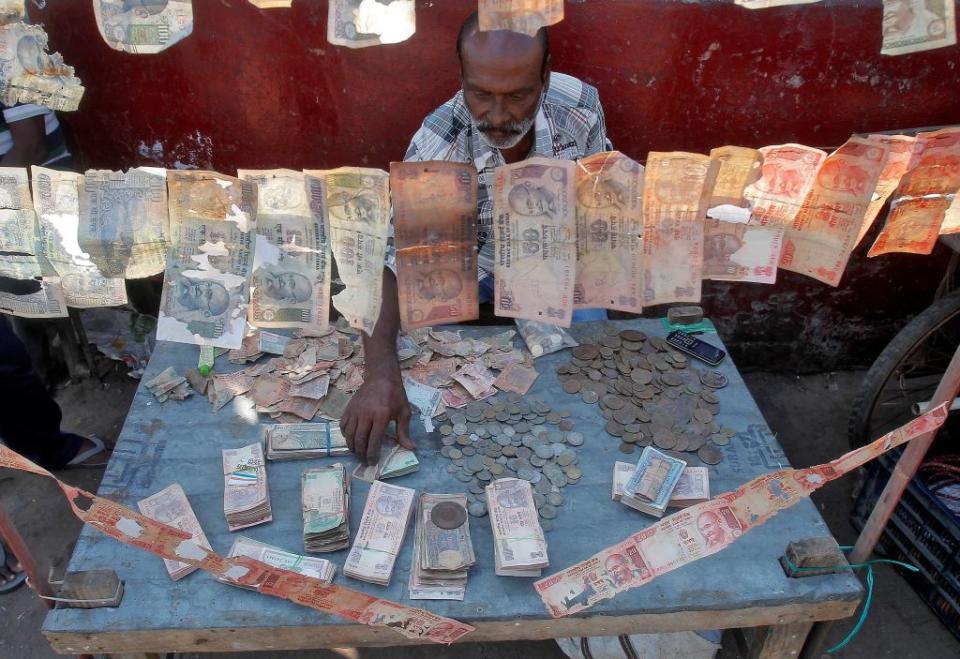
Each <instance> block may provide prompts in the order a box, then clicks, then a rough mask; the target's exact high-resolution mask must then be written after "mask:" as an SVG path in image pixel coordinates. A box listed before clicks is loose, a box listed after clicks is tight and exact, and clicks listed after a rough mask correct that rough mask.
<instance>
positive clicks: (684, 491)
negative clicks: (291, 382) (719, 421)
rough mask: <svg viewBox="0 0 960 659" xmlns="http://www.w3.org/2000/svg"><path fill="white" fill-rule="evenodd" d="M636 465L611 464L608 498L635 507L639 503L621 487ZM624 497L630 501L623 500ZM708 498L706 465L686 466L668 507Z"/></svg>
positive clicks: (677, 506) (690, 504) (631, 474)
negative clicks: (611, 485)
mask: <svg viewBox="0 0 960 659" xmlns="http://www.w3.org/2000/svg"><path fill="white" fill-rule="evenodd" d="M636 468H637V466H636V465H635V464H632V463H630V462H615V463H614V465H613V490H612V492H611V493H610V498H611V499H613V500H614V501H620V502H622V503H624V505H628V506H630V507H631V508H636V507H637V505H639V503H638V502H637V501H636V499H635V498H634V497H630V496H627V495H625V494H624V492H623V488H624V487H625V486H626V484H627V481H629V480H630V477H631V476H633V472H634V471H635V470H636ZM624 497H626V498H627V499H631V501H624V500H623V499H624ZM709 499H710V470H709V469H707V467H687V468H686V469H684V470H683V473H682V474H681V475H680V480H679V481H677V486H676V487H675V488H673V493H672V494H671V495H670V501H669V502H668V503H667V507H668V508H686V507H688V506H693V505H695V504H698V503H703V502H704V501H708V500H709Z"/></svg>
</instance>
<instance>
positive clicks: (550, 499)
mask: <svg viewBox="0 0 960 659" xmlns="http://www.w3.org/2000/svg"><path fill="white" fill-rule="evenodd" d="M563 501H564V497H563V493H561V492H551V493H550V494H548V495H547V503H549V504H550V505H551V506H562V505H563Z"/></svg>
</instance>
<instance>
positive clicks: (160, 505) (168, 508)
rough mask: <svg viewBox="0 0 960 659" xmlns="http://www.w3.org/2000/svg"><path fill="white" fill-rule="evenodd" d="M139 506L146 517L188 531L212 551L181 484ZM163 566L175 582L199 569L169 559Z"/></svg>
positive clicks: (163, 490) (170, 487)
mask: <svg viewBox="0 0 960 659" xmlns="http://www.w3.org/2000/svg"><path fill="white" fill-rule="evenodd" d="M137 506H139V508H140V512H141V513H143V514H144V516H146V517H149V518H150V519H155V520H157V521H158V522H163V523H164V524H169V525H170V526H173V527H176V528H178V529H180V530H181V531H186V532H187V533H189V534H190V535H192V536H193V540H194V542H196V543H197V544H198V545H200V546H201V547H206V548H207V549H210V543H209V542H208V541H207V536H205V535H204V534H203V529H202V528H201V527H200V521H199V520H198V519H197V516H196V515H195V514H194V512H193V508H191V507H190V502H189V501H188V500H187V495H186V494H184V492H183V488H182V487H180V483H174V484H173V485H171V486H169V487H166V488H164V489H162V490H160V491H159V492H157V493H156V494H154V495H152V496H149V497H147V498H146V499H142V500H141V501H139V502H137ZM163 564H164V566H166V568H167V573H168V574H169V575H170V578H171V579H173V580H174V581H177V580H178V579H182V578H184V577H185V576H187V575H188V574H190V573H191V572H193V571H194V570H196V569H197V568H196V566H193V565H190V564H189V563H181V562H180V561H173V560H170V559H169V558H165V559H163Z"/></svg>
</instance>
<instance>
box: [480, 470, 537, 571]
mask: <svg viewBox="0 0 960 659" xmlns="http://www.w3.org/2000/svg"><path fill="white" fill-rule="evenodd" d="M486 493H487V510H488V512H489V514H490V526H491V527H492V528H493V544H494V559H495V567H496V573H497V575H498V576H501V577H539V576H540V573H541V571H542V570H543V568H545V567H547V565H549V559H548V558H547V540H546V538H544V536H543V529H542V528H541V527H540V518H539V516H538V515H537V507H536V504H535V503H534V500H533V488H532V487H531V486H530V483H528V482H527V481H525V480H520V479H519V478H501V479H499V480H496V481H494V482H492V483H490V485H488V486H487V489H486Z"/></svg>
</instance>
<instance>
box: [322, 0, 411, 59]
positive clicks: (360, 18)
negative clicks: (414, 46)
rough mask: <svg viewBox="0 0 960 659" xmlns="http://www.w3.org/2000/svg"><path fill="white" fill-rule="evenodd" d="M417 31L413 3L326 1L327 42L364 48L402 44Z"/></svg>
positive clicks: (401, 0)
mask: <svg viewBox="0 0 960 659" xmlns="http://www.w3.org/2000/svg"><path fill="white" fill-rule="evenodd" d="M416 31H417V14H416V9H415V4H414V0H330V9H329V11H328V13H327V41H329V42H330V43H332V44H334V45H337V46H346V47H347V48H366V47H367V46H379V45H380V44H389V43H399V42H401V41H406V40H407V39H409V38H410V37H411V36H413V33H414V32H416Z"/></svg>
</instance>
